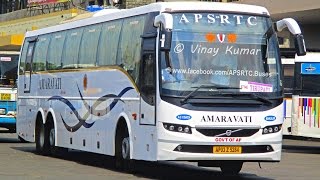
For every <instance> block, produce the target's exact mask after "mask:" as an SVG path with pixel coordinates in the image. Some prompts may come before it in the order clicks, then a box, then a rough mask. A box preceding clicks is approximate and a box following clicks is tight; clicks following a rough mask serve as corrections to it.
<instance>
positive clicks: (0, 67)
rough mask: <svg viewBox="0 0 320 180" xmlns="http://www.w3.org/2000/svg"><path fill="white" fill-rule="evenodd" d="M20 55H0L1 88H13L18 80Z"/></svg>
mask: <svg viewBox="0 0 320 180" xmlns="http://www.w3.org/2000/svg"><path fill="white" fill-rule="evenodd" d="M18 59H19V55H15V54H0V87H13V86H14V84H15V81H16V79H17V67H18Z"/></svg>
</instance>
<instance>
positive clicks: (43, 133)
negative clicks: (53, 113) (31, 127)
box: [36, 120, 49, 155]
mask: <svg viewBox="0 0 320 180" xmlns="http://www.w3.org/2000/svg"><path fill="white" fill-rule="evenodd" d="M48 139H49V133H48V131H47V130H46V128H45V125H44V124H43V123H42V121H41V120H38V121H37V125H36V151H37V153H38V154H41V155H47V154H48V152H49V142H48Z"/></svg>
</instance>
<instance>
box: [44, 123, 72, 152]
mask: <svg viewBox="0 0 320 180" xmlns="http://www.w3.org/2000/svg"><path fill="white" fill-rule="evenodd" d="M47 128H48V132H49V136H48V141H49V153H50V155H52V156H56V157H57V156H62V155H64V154H65V153H67V152H68V149H66V148H61V147H57V146H56V145H55V144H56V137H55V128H54V124H53V121H52V120H50V121H49V122H48V126H47Z"/></svg>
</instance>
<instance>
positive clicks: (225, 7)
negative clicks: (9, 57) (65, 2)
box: [26, 1, 270, 37]
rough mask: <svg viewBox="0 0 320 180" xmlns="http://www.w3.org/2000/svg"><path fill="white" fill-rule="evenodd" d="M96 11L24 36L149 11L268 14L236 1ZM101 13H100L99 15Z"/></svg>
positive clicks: (158, 4) (253, 6)
mask: <svg viewBox="0 0 320 180" xmlns="http://www.w3.org/2000/svg"><path fill="white" fill-rule="evenodd" d="M105 11H108V10H104V13H97V14H98V15H94V16H93V17H90V18H86V19H82V20H78V21H74V22H69V23H64V24H60V25H56V26H51V27H47V28H43V29H39V30H35V31H29V32H27V33H26V37H33V36H37V35H41V34H46V33H51V32H57V31H62V30H67V29H72V28H76V27H82V26H86V25H90V24H96V23H100V22H105V21H109V20H113V19H120V18H124V17H129V16H135V15H140V14H146V13H149V12H164V11H165V12H174V11H189V12H190V11H220V12H233V13H249V14H258V15H264V16H269V15H270V14H269V12H268V11H267V9H266V8H264V7H261V6H255V5H245V4H236V3H219V2H200V1H198V2H158V3H152V4H149V5H145V6H140V7H136V8H132V9H125V10H121V11H114V10H112V12H111V13H105ZM100 14H101V15H100Z"/></svg>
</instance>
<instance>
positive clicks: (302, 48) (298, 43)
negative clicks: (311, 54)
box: [294, 34, 307, 56]
mask: <svg viewBox="0 0 320 180" xmlns="http://www.w3.org/2000/svg"><path fill="white" fill-rule="evenodd" d="M294 45H295V48H296V53H297V55H298V56H304V55H306V54H307V52H306V45H305V42H304V38H303V35H302V34H297V35H295V37H294Z"/></svg>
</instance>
